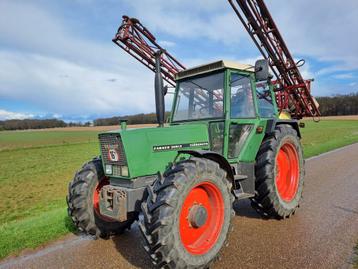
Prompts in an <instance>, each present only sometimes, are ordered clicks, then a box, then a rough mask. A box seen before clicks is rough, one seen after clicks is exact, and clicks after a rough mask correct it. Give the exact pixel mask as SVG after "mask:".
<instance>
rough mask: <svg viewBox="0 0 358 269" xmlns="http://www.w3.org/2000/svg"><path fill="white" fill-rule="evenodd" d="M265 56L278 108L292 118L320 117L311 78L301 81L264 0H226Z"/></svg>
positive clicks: (296, 65) (296, 67)
mask: <svg viewBox="0 0 358 269" xmlns="http://www.w3.org/2000/svg"><path fill="white" fill-rule="evenodd" d="M228 1H229V3H230V5H231V6H232V8H233V9H234V11H235V13H236V14H237V16H238V17H239V19H240V21H241V22H242V24H243V25H244V27H245V29H246V30H247V32H248V33H249V34H250V36H251V38H252V40H253V41H254V43H255V44H256V46H257V48H258V49H259V51H260V52H261V54H262V55H263V57H264V58H265V59H267V60H268V62H269V65H270V67H271V70H272V72H273V73H274V75H275V77H276V79H277V81H276V86H277V87H278V88H277V89H276V90H275V91H276V101H277V105H278V107H279V109H280V111H284V110H286V111H289V112H290V114H291V116H292V117H293V118H295V119H301V118H302V117H319V116H320V112H319V110H318V103H317V101H316V100H315V99H314V97H313V96H312V95H311V92H310V86H311V81H310V80H304V79H303V78H302V75H301V73H300V71H299V69H298V63H295V62H294V60H293V58H292V55H291V53H290V51H289V50H288V48H287V46H286V43H285V41H284V40H283V38H282V36H281V34H280V32H279V30H278V28H277V26H276V24H275V22H274V20H273V19H272V17H271V14H270V12H269V11H268V9H267V7H266V5H265V3H264V1H263V0H228Z"/></svg>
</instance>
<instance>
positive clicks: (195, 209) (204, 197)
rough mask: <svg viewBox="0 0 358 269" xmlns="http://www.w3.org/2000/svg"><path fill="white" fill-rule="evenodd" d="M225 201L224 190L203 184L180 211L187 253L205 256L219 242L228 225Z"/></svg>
mask: <svg viewBox="0 0 358 269" xmlns="http://www.w3.org/2000/svg"><path fill="white" fill-rule="evenodd" d="M224 209H225V206H224V200H223V196H222V194H221V191H220V189H219V188H218V187H217V186H216V185H215V184H213V183H211V182H205V181H204V182H201V183H199V184H197V185H196V186H194V187H193V188H192V189H191V190H190V191H189V192H188V194H187V195H186V198H185V199H184V202H183V205H182V209H181V211H180V216H179V218H180V224H179V233H180V239H181V241H182V243H183V246H184V247H185V248H186V250H187V251H188V252H189V253H190V254H193V255H203V254H205V253H207V252H208V251H210V249H212V248H213V246H214V245H215V243H216V242H217V240H218V238H219V236H220V232H221V228H222V225H223V223H224Z"/></svg>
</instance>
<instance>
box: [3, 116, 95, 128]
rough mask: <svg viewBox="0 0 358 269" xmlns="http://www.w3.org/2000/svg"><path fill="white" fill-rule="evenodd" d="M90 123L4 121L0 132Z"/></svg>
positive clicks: (35, 120) (26, 120) (57, 120)
mask: <svg viewBox="0 0 358 269" xmlns="http://www.w3.org/2000/svg"><path fill="white" fill-rule="evenodd" d="M90 125H91V123H90V122H86V123H77V122H69V123H66V122H64V121H63V120H59V119H24V120H4V121H0V131H2V130H28V129H46V128H61V127H69V126H90Z"/></svg>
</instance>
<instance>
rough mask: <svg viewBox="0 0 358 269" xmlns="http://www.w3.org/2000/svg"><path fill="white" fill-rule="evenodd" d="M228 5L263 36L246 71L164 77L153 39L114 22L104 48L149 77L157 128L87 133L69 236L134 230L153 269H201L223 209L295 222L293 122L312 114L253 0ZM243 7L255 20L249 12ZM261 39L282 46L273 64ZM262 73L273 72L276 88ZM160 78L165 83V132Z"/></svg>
mask: <svg viewBox="0 0 358 269" xmlns="http://www.w3.org/2000/svg"><path fill="white" fill-rule="evenodd" d="M229 2H230V4H231V5H232V6H233V8H234V10H235V12H236V13H237V14H238V15H239V16H240V14H239V13H238V12H239V11H238V8H236V7H235V6H234V2H233V1H230V0H229ZM239 2H240V4H242V6H241V8H242V9H245V14H244V15H245V16H246V17H247V18H248V19H249V21H250V22H251V23H252V22H253V21H255V19H256V21H257V23H258V25H256V24H253V23H252V25H251V26H255V27H256V28H257V29H255V27H254V30H255V31H253V32H252V34H253V35H254V34H255V33H266V35H263V36H261V35H260V36H259V38H260V40H261V44H263V45H262V46H259V47H260V50H261V52H262V50H263V48H265V49H266V51H268V56H267V55H266V56H265V55H264V56H265V60H259V61H257V62H256V64H255V66H251V65H244V64H238V63H235V62H230V61H216V62H213V63H209V64H205V65H201V66H198V67H194V68H191V69H185V68H183V67H182V68H181V70H179V71H178V72H174V71H173V69H171V67H172V66H173V65H171V64H170V63H174V62H175V63H177V64H178V62H176V61H175V59H173V58H172V57H171V56H170V55H169V54H168V53H167V52H166V51H165V50H163V49H162V48H161V47H160V46H159V45H158V44H157V43H156V42H155V38H154V37H153V35H151V34H150V33H149V31H148V30H147V29H146V28H145V27H140V26H141V25H140V23H139V21H138V20H135V19H129V18H128V17H123V19H124V20H125V22H126V24H124V26H122V27H121V28H120V29H119V31H118V33H119V34H118V35H117V38H116V39H114V40H113V41H114V42H115V43H117V41H118V39H121V41H122V42H127V43H126V44H127V46H128V47H124V49H125V50H126V51H127V52H129V53H131V54H132V53H133V54H132V55H134V56H135V57H136V58H137V59H139V60H140V61H141V62H142V63H144V62H145V63H146V65H147V66H148V67H150V69H151V70H153V71H155V73H156V76H155V97H156V98H155V99H156V113H157V119H158V123H159V126H158V127H151V128H140V129H127V127H126V121H122V122H121V128H120V129H119V130H116V131H111V132H107V133H101V134H99V144H100V157H97V158H94V159H93V160H92V161H90V162H88V163H86V164H85V165H84V166H83V167H82V169H80V170H79V171H78V172H77V173H76V175H75V177H74V179H73V180H72V181H71V182H70V184H69V190H68V196H67V204H68V213H69V215H70V217H71V218H72V220H73V222H74V224H75V225H76V227H78V229H79V230H80V231H83V232H85V233H87V234H90V235H94V236H96V237H108V236H110V235H114V234H119V233H121V232H123V231H124V230H126V229H128V228H130V227H131V225H132V224H133V222H135V221H138V225H139V228H140V231H141V233H142V235H143V244H144V248H145V250H146V251H147V252H148V254H149V256H150V258H151V259H152V261H153V263H154V264H156V265H157V266H158V267H164V268H207V267H208V266H209V265H210V264H211V263H212V262H213V261H214V259H215V257H216V256H217V255H218V254H219V251H220V249H221V248H222V247H223V246H224V245H225V241H226V240H227V236H228V233H229V231H230V224H231V220H232V218H233V217H234V215H235V214H234V213H233V212H234V211H233V202H234V201H235V200H241V199H247V198H248V199H250V200H251V204H252V206H253V208H254V209H255V210H256V211H257V212H258V213H259V214H261V215H262V216H263V217H265V218H276V219H285V218H288V217H290V216H291V215H293V214H294V213H295V211H296V209H297V208H298V207H299V203H300V200H301V197H302V190H303V184H304V174H305V173H304V159H303V153H302V146H301V143H300V138H301V134H300V127H302V125H301V124H299V122H298V119H300V118H302V116H305V115H319V111H318V108H317V105H316V103H315V102H314V99H313V97H312V96H311V95H310V94H309V91H307V88H308V90H309V85H310V84H309V81H303V80H302V77H301V76H300V73H299V71H298V68H297V65H298V64H293V60H292V57H291V55H290V54H289V52H288V51H287V47H286V46H285V44H284V42H283V40H282V39H281V36H280V35H279V34H278V30H277V27H275V24H274V23H273V22H272V18H271V16H270V15H269V12H268V10H267V9H266V7H265V5H264V3H263V1H262V0H237V3H239ZM248 2H255V4H257V5H258V6H259V7H260V12H261V13H257V12H252V14H251V13H250V12H249V11H250V9H249V5H248ZM246 9H247V10H246ZM244 15H241V16H244ZM251 16H262V17H263V19H260V20H259V19H258V18H255V17H253V18H251ZM260 22H261V23H264V24H263V25H260V24H259V23H260ZM131 27H137V28H135V30H136V31H132V32H131V31H130V29H131ZM270 27H272V28H273V29H270ZM123 30H125V31H126V32H125V34H123ZM260 31H261V32H260ZM130 33H132V34H134V33H135V34H138V33H139V34H141V35H142V36H144V37H146V38H147V39H149V40H150V41H151V42H152V43H153V44H154V45H153V46H154V47H157V48H158V50H157V51H151V49H152V47H153V46H148V44H149V43H145V42H144V43H140V42H143V40H144V38H135V36H134V35H132V36H131V35H130ZM275 33H276V36H275V38H270V39H266V38H267V37H269V36H270V35H272V34H275ZM256 37H257V36H253V38H256ZM271 41H272V42H273V41H275V42H278V43H277V44H276V45H275V46H274V47H275V48H282V49H281V50H280V52H281V54H280V55H281V56H280V57H278V56H277V55H276V54H274V53H273V52H272V50H271V48H270V46H269V43H268V42H271ZM256 42H257V41H256ZM256 42H255V43H256ZM117 44H118V43H117ZM146 46H147V47H146ZM141 52H143V53H142V54H141ZM149 52H150V53H149ZM283 53H286V56H287V55H288V56H287V57H286V58H285V59H286V60H285V62H282V59H281V58H282V55H283ZM263 54H264V53H263ZM138 55H139V56H138ZM164 56H167V57H169V59H170V61H169V60H167V59H168V58H166V59H165V58H164ZM145 57H148V58H145ZM275 57H276V58H275ZM277 57H278V58H277ZM143 59H144V60H145V61H144V60H143ZM280 59H281V62H280ZM179 65H180V64H179ZM270 68H271V70H272V71H273V72H274V73H275V74H276V73H277V72H278V73H279V75H277V74H276V77H277V80H276V81H272V80H271V79H272V75H270V72H269V69H270ZM163 78H164V79H165V80H166V81H167V82H169V84H172V85H175V92H174V99H173V105H172V109H171V114H170V118H169V119H168V122H167V123H165V122H164V121H165V120H164V114H165V108H164V95H165V94H166V92H167V87H163ZM170 82H173V83H170ZM290 83H291V85H290ZM280 85H281V87H279V86H280ZM291 116H292V117H291Z"/></svg>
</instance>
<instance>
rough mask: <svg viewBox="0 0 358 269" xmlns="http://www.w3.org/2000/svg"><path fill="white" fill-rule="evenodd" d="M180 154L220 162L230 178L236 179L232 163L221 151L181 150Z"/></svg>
mask: <svg viewBox="0 0 358 269" xmlns="http://www.w3.org/2000/svg"><path fill="white" fill-rule="evenodd" d="M178 154H189V155H191V156H194V157H198V158H206V159H209V160H212V161H214V162H216V163H218V164H219V166H220V167H221V168H222V169H224V170H225V171H226V173H227V176H228V178H230V179H231V180H234V172H233V170H232V168H231V165H230V164H229V162H228V161H227V160H226V158H225V157H224V156H222V155H221V154H219V153H216V152H214V151H209V150H179V151H178Z"/></svg>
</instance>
